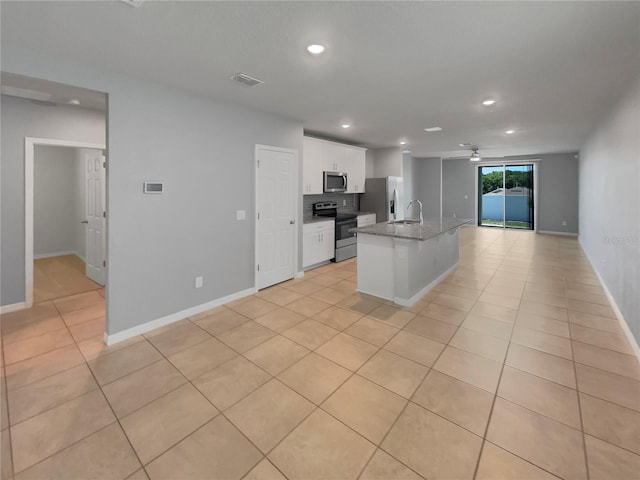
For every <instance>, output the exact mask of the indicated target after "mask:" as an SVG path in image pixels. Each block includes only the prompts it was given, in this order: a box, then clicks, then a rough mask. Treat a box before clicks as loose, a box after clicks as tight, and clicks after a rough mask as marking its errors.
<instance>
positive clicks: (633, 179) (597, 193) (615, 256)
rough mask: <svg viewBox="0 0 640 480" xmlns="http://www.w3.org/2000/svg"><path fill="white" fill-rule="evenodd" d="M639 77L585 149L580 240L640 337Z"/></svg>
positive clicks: (581, 173)
mask: <svg viewBox="0 0 640 480" xmlns="http://www.w3.org/2000/svg"><path fill="white" fill-rule="evenodd" d="M639 185H640V78H638V80H637V81H636V82H635V83H634V85H633V86H632V87H631V88H630V89H629V90H628V91H627V92H626V94H625V95H624V96H623V97H622V98H621V99H620V101H619V102H618V104H617V105H616V106H615V108H614V109H613V110H612V111H611V112H610V113H609V114H608V115H607V116H606V118H604V119H603V121H602V122H601V123H600V125H599V127H598V128H597V129H596V131H595V132H593V134H592V135H591V136H590V137H589V139H588V140H587V142H585V144H584V145H583V147H582V148H581V149H580V242H581V243H582V246H583V248H584V250H585V252H586V254H587V255H588V256H589V258H590V259H591V262H592V264H593V266H594V268H595V269H596V271H597V272H598V273H599V275H600V277H601V278H602V280H603V281H604V284H605V285H606V288H607V289H608V290H609V292H610V293H611V295H612V297H613V298H614V300H615V302H616V304H617V306H618V307H619V309H620V312H621V313H622V315H623V316H624V319H625V321H626V322H627V324H628V325H629V328H630V330H631V332H632V333H633V335H634V336H635V338H636V340H638V341H639V342H640V294H639V292H640V188H639Z"/></svg>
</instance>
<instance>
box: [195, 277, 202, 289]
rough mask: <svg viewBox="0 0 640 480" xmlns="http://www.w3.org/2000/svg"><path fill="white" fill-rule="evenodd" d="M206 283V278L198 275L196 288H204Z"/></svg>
mask: <svg viewBox="0 0 640 480" xmlns="http://www.w3.org/2000/svg"><path fill="white" fill-rule="evenodd" d="M203 285H204V278H202V277H196V288H202V286H203Z"/></svg>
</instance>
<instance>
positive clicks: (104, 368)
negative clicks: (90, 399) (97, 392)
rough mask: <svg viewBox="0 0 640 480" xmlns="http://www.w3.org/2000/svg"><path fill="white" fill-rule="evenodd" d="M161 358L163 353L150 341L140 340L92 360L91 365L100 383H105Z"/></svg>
mask: <svg viewBox="0 0 640 480" xmlns="http://www.w3.org/2000/svg"><path fill="white" fill-rule="evenodd" d="M161 358H162V355H160V354H159V353H158V351H157V350H156V349H155V348H153V346H152V345H151V344H150V343H149V342H138V343H134V344H133V345H131V346H129V347H126V348H122V349H120V350H116V351H115V352H112V353H109V354H108V355H104V356H101V357H99V358H97V359H95V360H92V361H90V362H89V367H91V370H92V371H93V374H94V375H95V376H96V379H97V380H98V382H99V383H100V385H105V384H107V383H111V382H113V381H114V380H117V379H118V378H120V377H124V376H125V375H128V374H129V373H132V372H135V371H136V370H140V369H141V368H144V367H146V366H147V365H151V364H152V363H154V362H157V361H158V360H160V359H161Z"/></svg>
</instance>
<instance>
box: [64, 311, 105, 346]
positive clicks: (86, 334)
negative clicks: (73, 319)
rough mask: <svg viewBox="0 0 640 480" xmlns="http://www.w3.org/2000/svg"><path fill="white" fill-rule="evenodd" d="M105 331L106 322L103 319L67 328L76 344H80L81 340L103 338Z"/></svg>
mask: <svg viewBox="0 0 640 480" xmlns="http://www.w3.org/2000/svg"><path fill="white" fill-rule="evenodd" d="M105 330H106V322H105V318H104V317H98V318H96V319H93V320H89V321H86V322H82V323H78V324H76V325H72V326H70V327H69V332H71V335H72V336H73V338H74V340H75V341H76V342H81V341H82V340H87V339H89V338H91V337H96V336H99V335H102V336H104V332H105Z"/></svg>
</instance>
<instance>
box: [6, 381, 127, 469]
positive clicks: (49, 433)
mask: <svg viewBox="0 0 640 480" xmlns="http://www.w3.org/2000/svg"><path fill="white" fill-rule="evenodd" d="M114 420H115V417H114V416H113V413H112V412H111V409H110V408H109V405H108V404H107V401H106V400H105V399H104V396H103V395H102V392H100V391H99V390H94V391H93V392H90V393H87V394H85V395H83V396H81V397H78V398H76V399H73V400H70V401H68V402H66V403H63V404H62V405H60V406H58V407H56V408H53V409H51V410H48V411H47V412H45V413H42V414H40V415H38V416H36V417H31V418H30V419H28V420H25V421H24V422H22V423H19V424H18V425H15V426H13V427H11V443H12V445H13V461H14V469H15V472H16V473H17V472H20V471H22V470H24V469H26V468H28V467H30V466H31V465H33V464H35V463H37V462H39V461H41V460H43V459H45V458H46V457H48V456H50V455H52V454H54V453H56V452H58V451H60V450H62V449H63V448H65V447H67V446H69V445H71V444H72V443H74V442H76V441H78V440H80V439H81V438H84V437H86V436H87V435H90V434H92V433H94V432H96V431H97V430H99V429H101V428H103V427H106V426H107V425H108V424H110V423H112V422H113V421H114Z"/></svg>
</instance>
